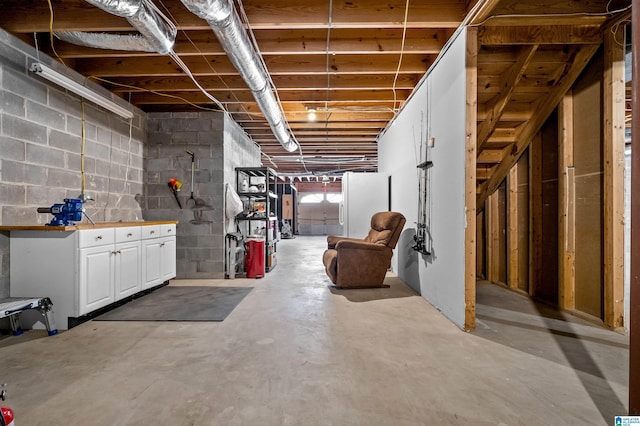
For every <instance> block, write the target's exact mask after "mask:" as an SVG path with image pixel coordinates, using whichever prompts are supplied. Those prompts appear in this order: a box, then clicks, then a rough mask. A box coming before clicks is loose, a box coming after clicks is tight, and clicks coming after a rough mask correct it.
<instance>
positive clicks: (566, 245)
mask: <svg viewBox="0 0 640 426" xmlns="http://www.w3.org/2000/svg"><path fill="white" fill-rule="evenodd" d="M558 127H559V129H558V136H559V141H558V142H559V144H558V213H559V214H558V222H559V223H558V255H559V259H558V305H559V306H560V308H561V309H568V310H572V309H574V308H575V291H576V274H575V228H576V222H575V169H574V168H573V166H574V164H573V96H572V93H571V91H569V92H567V94H566V95H565V96H564V97H563V98H562V101H561V102H560V105H559V106H558Z"/></svg>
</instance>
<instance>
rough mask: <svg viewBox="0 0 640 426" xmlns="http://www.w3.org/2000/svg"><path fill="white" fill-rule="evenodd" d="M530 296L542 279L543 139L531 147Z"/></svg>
mask: <svg viewBox="0 0 640 426" xmlns="http://www.w3.org/2000/svg"><path fill="white" fill-rule="evenodd" d="M529 185H530V191H529V253H530V255H529V258H530V262H531V263H530V265H529V295H530V296H535V295H536V293H537V290H538V287H539V286H540V280H541V277H542V137H541V135H540V134H537V135H536V136H535V137H534V138H533V140H532V141H531V145H530V146H529Z"/></svg>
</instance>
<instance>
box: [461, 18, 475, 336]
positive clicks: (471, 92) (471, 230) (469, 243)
mask: <svg viewBox="0 0 640 426" xmlns="http://www.w3.org/2000/svg"><path fill="white" fill-rule="evenodd" d="M465 62H466V81H467V93H466V97H467V103H466V116H467V119H466V124H465V127H466V129H465V134H466V141H465V153H466V154H465V155H466V158H465V162H466V166H465V168H466V170H465V220H466V227H465V232H464V237H465V238H464V239H465V244H464V253H465V271H464V276H465V280H464V303H465V315H464V328H465V330H473V329H474V328H475V327H476V157H477V154H476V147H477V142H476V137H477V127H478V126H477V115H478V86H477V84H478V65H477V64H478V31H477V29H476V28H471V27H469V28H467V50H466V61H465Z"/></svg>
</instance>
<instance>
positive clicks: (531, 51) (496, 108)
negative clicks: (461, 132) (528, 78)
mask: <svg viewBox="0 0 640 426" xmlns="http://www.w3.org/2000/svg"><path fill="white" fill-rule="evenodd" d="M537 49H538V46H536V45H533V46H525V47H522V48H521V49H520V52H519V53H518V58H517V59H516V62H515V64H514V65H513V66H512V67H511V68H509V72H508V74H507V75H506V76H505V77H504V83H503V84H502V88H501V92H500V94H499V95H498V96H496V97H495V98H494V99H493V100H492V101H491V105H490V106H489V107H488V111H489V113H488V115H487V116H486V118H485V119H484V121H483V122H482V123H481V124H480V125H479V126H478V150H479V151H481V150H482V146H483V145H484V143H485V142H486V141H487V139H488V138H489V135H491V133H492V132H493V130H494V129H495V127H496V124H498V121H499V120H500V117H501V116H502V112H503V111H504V109H505V107H506V106H507V104H508V103H509V101H510V100H511V96H512V95H513V92H514V90H515V88H516V86H517V85H518V83H519V82H520V79H521V78H522V76H523V75H524V73H525V71H526V70H527V67H528V66H529V64H530V63H531V60H532V59H533V56H534V55H535V53H536V50H537Z"/></svg>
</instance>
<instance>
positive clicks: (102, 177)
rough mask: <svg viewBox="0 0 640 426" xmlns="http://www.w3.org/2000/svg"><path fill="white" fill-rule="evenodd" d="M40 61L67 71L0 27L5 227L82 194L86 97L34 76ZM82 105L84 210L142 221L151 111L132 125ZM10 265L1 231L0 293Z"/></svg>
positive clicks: (1, 218)
mask: <svg viewBox="0 0 640 426" xmlns="http://www.w3.org/2000/svg"><path fill="white" fill-rule="evenodd" d="M36 58H37V59H36ZM36 60H37V61H39V62H43V63H46V64H48V65H50V66H52V67H53V68H56V69H62V68H63V67H62V66H61V65H60V64H59V63H57V62H55V61H53V60H52V59H50V58H49V57H47V56H46V55H45V54H43V53H40V54H39V55H37V52H36V51H35V50H34V49H33V48H32V47H31V46H29V45H27V44H25V43H23V42H22V41H20V40H18V39H16V38H14V37H13V36H11V35H10V34H8V33H6V32H5V31H3V30H2V29H0V225H5V226H6V225H32V224H44V223H47V222H48V221H50V220H51V217H52V216H51V215H48V214H39V213H37V211H36V208H37V207H49V206H51V205H52V204H55V203H60V202H62V200H63V199H64V198H76V197H77V196H78V195H79V194H80V192H81V181H82V175H81V167H80V164H81V145H82V136H81V135H82V102H81V100H80V98H79V97H78V96H76V95H74V94H71V93H69V92H67V91H66V90H65V89H62V88H60V87H58V86H56V85H54V84H52V83H49V82H48V81H46V80H44V79H42V78H40V77H37V76H34V75H33V74H32V73H30V72H29V71H28V68H29V65H30V64H31V63H32V62H34V61H36ZM66 74H67V75H74V74H75V73H74V72H72V71H69V72H67V73H66ZM75 75H76V79H77V81H79V82H84V77H81V76H79V75H78V74H75ZM86 84H88V85H90V86H93V87H95V90H96V91H99V92H100V93H103V94H104V95H105V96H107V97H112V95H111V94H110V93H109V92H107V91H106V90H104V89H102V88H101V87H99V86H97V85H94V84H93V83H91V82H88V83H86ZM123 105H126V104H125V103H123ZM84 106H85V108H84V119H85V179H86V193H87V194H90V195H91V196H92V197H93V198H94V199H95V201H93V202H91V201H90V202H88V203H86V204H85V207H86V208H87V213H88V214H89V215H91V216H92V217H93V220H95V221H117V220H141V219H142V209H141V206H140V204H139V203H138V200H140V199H141V197H142V191H143V185H142V167H143V163H142V155H143V152H142V148H143V145H144V143H145V138H146V115H145V114H144V113H142V112H140V111H139V110H136V109H134V112H136V115H135V117H134V118H133V120H132V121H131V123H130V122H129V120H126V119H123V118H121V117H119V116H117V115H115V114H112V113H110V112H108V111H106V110H104V109H102V108H100V107H98V106H95V105H93V104H91V103H90V102H85V105H84ZM130 124H131V127H130ZM130 131H131V137H130ZM9 262H10V253H9V234H8V233H7V232H0V268H1V269H0V297H7V296H8V295H9V286H10V284H9Z"/></svg>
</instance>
